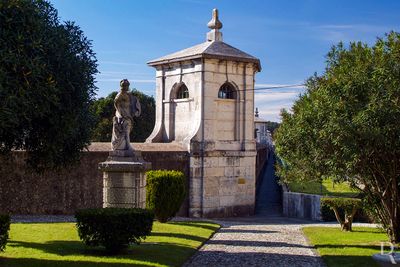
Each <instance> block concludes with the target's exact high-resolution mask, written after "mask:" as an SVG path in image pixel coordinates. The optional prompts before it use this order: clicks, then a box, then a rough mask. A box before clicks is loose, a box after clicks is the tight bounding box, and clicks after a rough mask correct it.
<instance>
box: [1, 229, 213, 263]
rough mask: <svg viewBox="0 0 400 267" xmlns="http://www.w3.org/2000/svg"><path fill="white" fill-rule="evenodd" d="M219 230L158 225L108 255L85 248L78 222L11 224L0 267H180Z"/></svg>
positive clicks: (96, 249) (97, 249) (99, 249)
mask: <svg viewBox="0 0 400 267" xmlns="http://www.w3.org/2000/svg"><path fill="white" fill-rule="evenodd" d="M218 228H219V225H216V224H213V223H207V222H170V223H165V224H161V223H158V222H155V223H154V225H153V231H152V234H151V236H149V237H147V239H146V240H145V241H144V242H142V244H140V245H132V246H130V247H129V249H128V250H127V251H126V252H125V253H124V254H122V255H117V256H108V255H105V254H104V251H103V250H102V249H101V248H88V247H86V246H85V245H83V243H82V242H81V241H80V240H79V237H78V234H77V230H76V227H75V224H74V223H51V224H45V223H38V224H11V229H10V240H9V242H8V244H7V247H6V251H5V252H4V253H0V266H2V267H3V266H4V267H5V266H7V267H8V266H29V267H34V266H38V267H39V266H40V267H42V266H49V267H50V266H52V267H53V266H55V267H63V266H70V267H77V266H85V267H86V266H87V267H91V266H92V267H94V266H96V267H97V266H99V267H105V266H111V267H115V266H132V265H134V266H180V265H182V263H183V262H185V261H186V260H187V259H188V258H189V257H190V256H191V255H192V254H193V253H194V252H195V251H196V249H197V248H198V247H199V246H200V245H201V244H202V243H203V242H204V241H206V240H207V239H208V238H209V237H210V236H211V235H212V234H213V233H214V232H215V231H216V230H217V229H218Z"/></svg>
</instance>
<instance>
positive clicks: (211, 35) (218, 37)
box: [207, 8, 222, 42]
mask: <svg viewBox="0 0 400 267" xmlns="http://www.w3.org/2000/svg"><path fill="white" fill-rule="evenodd" d="M207 26H208V28H210V29H211V31H209V32H208V33H207V41H211V42H214V41H221V42H222V32H220V31H219V29H221V28H222V22H221V21H219V19H218V9H216V8H214V9H213V12H212V18H211V20H210V22H208V24H207Z"/></svg>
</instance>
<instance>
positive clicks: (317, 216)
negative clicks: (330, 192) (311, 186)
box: [282, 191, 322, 221]
mask: <svg viewBox="0 0 400 267" xmlns="http://www.w3.org/2000/svg"><path fill="white" fill-rule="evenodd" d="M282 210H283V215H284V216H286V217H293V218H302V219H309V220H313V221H321V220H322V219H321V196H319V195H312V194H303V193H294V192H285V191H284V192H283V196H282Z"/></svg>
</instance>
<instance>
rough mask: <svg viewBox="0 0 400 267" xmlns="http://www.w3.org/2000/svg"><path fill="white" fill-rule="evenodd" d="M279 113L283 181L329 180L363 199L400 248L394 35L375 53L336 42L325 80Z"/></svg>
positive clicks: (397, 38)
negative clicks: (358, 192) (343, 184)
mask: <svg viewBox="0 0 400 267" xmlns="http://www.w3.org/2000/svg"><path fill="white" fill-rule="evenodd" d="M307 86H308V90H307V92H306V93H305V94H304V95H302V96H301V97H300V99H299V100H298V101H296V103H295V104H294V106H293V109H292V113H289V112H287V111H284V112H282V124H281V126H280V128H279V129H278V130H277V132H276V135H275V138H276V151H277V153H278V155H279V156H280V157H281V158H282V159H283V162H284V166H285V167H280V168H279V175H280V176H281V178H283V179H284V180H290V179H293V180H299V179H300V180H313V179H321V178H323V177H328V176H329V177H334V178H335V179H336V180H337V181H343V180H347V181H349V182H350V183H351V185H352V186H353V187H356V188H358V189H359V190H361V191H362V192H363V193H364V195H365V200H366V201H367V203H368V207H370V209H371V211H372V213H373V214H374V215H375V216H376V217H377V218H378V219H379V220H380V222H381V223H382V224H383V226H384V227H385V228H386V230H387V233H388V235H389V237H390V240H391V241H392V242H400V138H399V137H400V124H399V121H400V34H399V33H395V32H391V33H390V34H387V35H386V36H385V38H382V39H378V40H377V41H376V43H375V45H374V46H372V47H368V46H367V45H366V44H362V43H360V42H358V43H351V44H350V46H349V47H348V48H345V47H344V46H343V44H342V43H339V45H337V46H334V47H333V48H332V50H331V51H330V52H329V53H328V55H327V66H326V70H325V73H324V74H323V75H321V76H317V75H314V77H311V78H310V79H309V80H308V82H307Z"/></svg>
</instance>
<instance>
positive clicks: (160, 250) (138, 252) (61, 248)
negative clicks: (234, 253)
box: [0, 240, 196, 267]
mask: <svg viewBox="0 0 400 267" xmlns="http://www.w3.org/2000/svg"><path fill="white" fill-rule="evenodd" d="M8 246H10V247H14V248H28V249H36V250H40V251H43V252H44V253H47V254H53V255H58V256H61V257H64V259H65V260H63V259H60V260H59V261H57V260H54V261H53V260H52V261H50V260H46V259H43V263H41V261H42V259H27V258H20V259H16V258H13V259H11V258H0V259H1V260H0V266H57V267H61V266H108V265H110V266H128V265H129V264H125V263H120V265H118V264H116V265H114V263H115V260H118V259H121V260H136V261H143V262H147V263H149V264H155V265H157V264H161V265H168V266H180V265H182V264H183V262H185V261H186V260H187V259H188V258H189V257H190V256H191V255H192V254H193V253H194V252H196V249H195V248H192V247H188V246H183V245H179V244H174V243H164V242H160V243H145V242H143V243H141V244H140V245H131V246H130V247H129V248H128V249H126V250H125V251H122V252H121V253H120V254H116V255H115V254H113V255H110V254H108V253H107V252H106V251H105V250H104V249H103V248H102V247H95V248H92V247H87V246H85V245H84V244H83V243H82V242H80V241H50V242H47V243H35V242H23V241H12V240H10V241H9V243H8ZM27 256H29V255H27ZM68 256H71V257H76V256H83V257H85V256H94V257H98V260H99V262H90V261H89V262H86V261H79V259H77V260H78V262H77V263H76V264H75V265H73V264H72V265H71V264H70V263H75V261H70V260H69V259H68ZM109 260H112V261H114V263H109V262H107V261H109ZM56 263H57V265H55V264H56ZM58 263H60V264H61V263H62V264H61V265H59V264H58ZM63 264H64V265H63ZM130 266H132V263H130ZM139 266H141V265H139ZM143 266H148V264H147V265H146V264H144V265H143Z"/></svg>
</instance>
